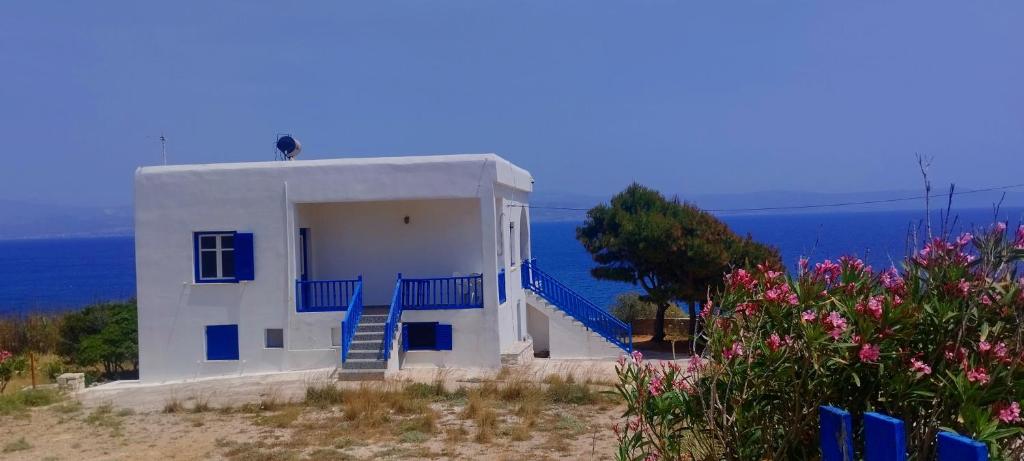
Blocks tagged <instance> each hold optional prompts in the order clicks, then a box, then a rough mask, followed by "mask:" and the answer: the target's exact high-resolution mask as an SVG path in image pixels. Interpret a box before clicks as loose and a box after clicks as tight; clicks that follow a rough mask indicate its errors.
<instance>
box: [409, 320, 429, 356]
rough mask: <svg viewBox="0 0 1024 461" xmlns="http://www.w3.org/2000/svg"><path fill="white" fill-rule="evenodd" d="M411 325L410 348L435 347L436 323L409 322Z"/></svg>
mask: <svg viewBox="0 0 1024 461" xmlns="http://www.w3.org/2000/svg"><path fill="white" fill-rule="evenodd" d="M406 325H408V326H409V330H408V331H409V350H414V349H421V350H422V349H428V350H429V349H433V348H434V343H435V338H434V324H433V323H430V322H415V323H407V324H406Z"/></svg>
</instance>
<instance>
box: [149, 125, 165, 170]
mask: <svg viewBox="0 0 1024 461" xmlns="http://www.w3.org/2000/svg"><path fill="white" fill-rule="evenodd" d="M146 139H153V136H146ZM156 139H158V140H160V158H161V159H162V160H163V162H164V165H166V164H167V136H164V132H163V131H160V136H157V137H156Z"/></svg>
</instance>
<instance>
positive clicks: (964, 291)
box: [956, 279, 971, 298]
mask: <svg viewBox="0 0 1024 461" xmlns="http://www.w3.org/2000/svg"><path fill="white" fill-rule="evenodd" d="M956 289H957V291H959V292H960V296H963V297H965V298H966V297H967V295H968V294H970V292H971V284H970V283H968V282H967V281H966V280H964V279H960V282H959V283H957V284H956Z"/></svg>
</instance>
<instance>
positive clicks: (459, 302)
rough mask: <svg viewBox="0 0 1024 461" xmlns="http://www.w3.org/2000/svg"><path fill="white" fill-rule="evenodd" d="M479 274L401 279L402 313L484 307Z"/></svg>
mask: <svg viewBox="0 0 1024 461" xmlns="http://www.w3.org/2000/svg"><path fill="white" fill-rule="evenodd" d="M483 287H484V285H483V276H482V275H480V274H476V275H467V276H456V277H435V278H419V279H402V290H401V293H402V309H409V310H428V309H478V308H482V307H484V289H483Z"/></svg>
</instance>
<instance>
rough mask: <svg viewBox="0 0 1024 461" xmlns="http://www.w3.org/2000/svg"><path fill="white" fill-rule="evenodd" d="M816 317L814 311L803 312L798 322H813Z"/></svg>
mask: <svg viewBox="0 0 1024 461" xmlns="http://www.w3.org/2000/svg"><path fill="white" fill-rule="evenodd" d="M817 317H818V316H817V314H815V313H814V311H811V310H807V311H804V312H803V313H802V314H800V320H803V321H805V322H813V321H814V319H815V318H817Z"/></svg>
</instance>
